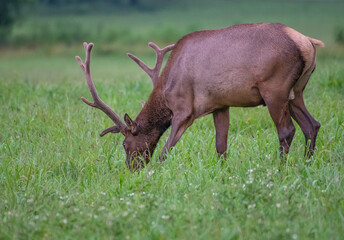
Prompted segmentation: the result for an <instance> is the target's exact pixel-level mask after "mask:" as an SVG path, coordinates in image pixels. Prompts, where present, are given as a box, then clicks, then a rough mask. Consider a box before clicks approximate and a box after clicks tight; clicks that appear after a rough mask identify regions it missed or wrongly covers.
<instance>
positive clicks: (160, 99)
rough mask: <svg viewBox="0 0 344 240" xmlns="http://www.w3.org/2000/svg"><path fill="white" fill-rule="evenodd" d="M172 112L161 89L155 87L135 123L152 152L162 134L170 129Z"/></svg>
mask: <svg viewBox="0 0 344 240" xmlns="http://www.w3.org/2000/svg"><path fill="white" fill-rule="evenodd" d="M171 121H172V111H171V110H170V109H169V108H168V107H167V105H166V100H165V98H164V95H163V91H162V90H161V88H157V87H155V88H154V89H153V91H152V93H151V95H150V96H149V99H148V101H147V103H146V104H145V105H144V107H143V108H142V110H141V112H140V113H139V114H138V115H137V117H136V119H135V122H136V124H137V125H138V127H139V134H140V135H142V136H143V138H144V141H145V142H146V143H147V144H148V146H149V148H150V150H152V151H153V150H154V148H155V146H156V144H157V143H158V141H159V139H160V137H161V136H162V134H163V133H164V132H165V131H166V130H167V129H168V128H169V126H170V125H171Z"/></svg>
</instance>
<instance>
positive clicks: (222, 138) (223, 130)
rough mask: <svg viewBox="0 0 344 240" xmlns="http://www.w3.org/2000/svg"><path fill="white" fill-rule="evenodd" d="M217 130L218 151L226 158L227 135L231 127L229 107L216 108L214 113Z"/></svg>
mask: <svg viewBox="0 0 344 240" xmlns="http://www.w3.org/2000/svg"><path fill="white" fill-rule="evenodd" d="M213 118H214V125H215V130H216V151H217V154H218V155H219V157H221V156H223V157H224V158H225V159H226V150H227V137H228V128H229V108H223V109H219V110H216V111H215V112H214V113H213Z"/></svg>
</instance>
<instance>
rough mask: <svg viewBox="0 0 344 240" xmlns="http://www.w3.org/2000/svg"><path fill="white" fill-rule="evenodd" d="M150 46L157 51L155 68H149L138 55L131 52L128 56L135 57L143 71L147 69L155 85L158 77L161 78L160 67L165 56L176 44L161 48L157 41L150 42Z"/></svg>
mask: <svg viewBox="0 0 344 240" xmlns="http://www.w3.org/2000/svg"><path fill="white" fill-rule="evenodd" d="M148 46H150V47H151V48H153V49H154V51H155V53H156V63H155V67H154V68H149V67H148V66H147V65H146V64H144V63H143V62H142V61H141V60H140V59H139V58H137V57H136V56H134V55H133V54H131V53H127V55H128V57H130V58H131V59H133V60H134V61H135V62H136V63H137V64H138V65H139V66H140V67H141V68H142V69H143V71H145V72H146V73H147V74H148V75H149V76H150V78H151V79H152V81H153V86H155V85H156V83H157V81H158V78H159V74H160V69H161V66H162V62H163V60H164V56H165V54H166V53H167V52H168V51H171V50H172V49H173V48H174V44H172V45H169V46H167V47H165V48H163V49H160V48H159V47H158V46H157V45H156V44H155V43H153V42H150V43H148Z"/></svg>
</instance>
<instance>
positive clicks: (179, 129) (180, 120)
mask: <svg viewBox="0 0 344 240" xmlns="http://www.w3.org/2000/svg"><path fill="white" fill-rule="evenodd" d="M194 120H195V119H194V118H193V117H192V115H191V114H185V113H184V114H183V113H181V114H179V115H175V116H174V117H173V119H172V129H171V135H170V137H169V138H168V140H167V142H166V144H165V146H164V148H163V150H162V151H161V153H160V156H159V158H160V161H164V160H165V154H166V153H167V152H168V151H170V150H171V149H172V148H173V147H174V145H176V143H177V142H178V140H179V139H180V137H181V136H182V135H183V133H184V132H185V130H186V129H187V128H188V127H189V126H190V125H191V124H192V123H193V121H194Z"/></svg>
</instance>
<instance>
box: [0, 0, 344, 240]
mask: <svg viewBox="0 0 344 240" xmlns="http://www.w3.org/2000/svg"><path fill="white" fill-rule="evenodd" d="M195 3H197V4H195ZM343 11H344V3H343V2H336V1H314V2H313V1H291V2H289V1H264V2H262V1H222V0H216V1H199V2H196V1H185V2H178V4H170V5H164V6H163V7H161V8H159V9H153V10H152V9H151V10H149V9H148V10H146V11H138V10H130V9H127V10H125V11H122V12H121V11H117V12H115V13H113V14H111V13H103V14H95V13H92V14H89V13H82V14H79V15H75V14H67V13H66V14H46V15H44V14H43V15H40V16H38V15H31V16H28V17H27V19H26V20H25V21H22V22H19V23H18V24H17V25H16V26H15V27H14V29H13V32H12V35H11V36H10V40H9V43H8V44H7V45H6V47H5V46H3V47H2V48H0V53H1V54H0V104H1V107H0V129H1V130H0V239H342V237H343V236H344V187H343V185H344V180H343V176H344V162H343V160H344V143H343V139H344V111H343V107H344V45H342V43H341V42H340V39H339V40H338V31H339V30H340V29H344V17H343V16H342V13H343ZM244 22H282V23H285V24H287V25H289V26H291V27H293V28H295V29H296V30H299V31H300V32H302V33H304V34H305V35H308V36H311V37H314V38H317V39H321V40H323V41H324V42H325V44H326V47H325V48H323V49H318V61H317V69H316V70H315V72H314V73H313V75H312V77H311V79H310V81H309V83H308V85H307V87H306V90H305V93H304V96H305V102H306V106H307V108H308V110H309V111H310V112H311V114H312V115H313V116H314V118H315V119H317V120H318V121H319V122H320V123H321V124H322V127H321V129H320V131H319V134H318V138H317V149H316V151H315V154H314V156H313V157H312V158H310V159H307V158H305V157H304V156H303V154H304V147H305V141H304V136H303V134H302V132H301V129H300V128H299V127H298V126H297V124H296V123H295V126H296V128H297V130H296V134H295V138H294V141H293V143H292V146H291V151H290V154H289V155H288V157H287V158H286V159H281V158H280V157H279V153H278V146H279V144H278V137H277V133H276V129H275V126H274V124H273V122H272V120H271V118H270V116H269V114H268V111H267V109H266V107H258V108H232V109H231V110H230V129H229V138H228V152H227V155H228V158H227V160H226V161H223V160H222V159H220V158H218V156H217V154H216V150H215V129H214V126H213V120H212V116H211V115H209V116H206V117H203V118H201V119H198V120H196V121H195V123H194V124H193V125H192V126H191V127H190V128H189V129H188V130H187V131H186V133H185V134H184V135H183V136H182V138H181V140H180V141H179V142H178V143H177V145H176V147H175V148H174V149H173V150H172V151H171V152H170V153H169V154H168V156H167V159H166V161H165V162H163V163H160V162H159V161H158V154H159V151H160V150H161V149H162V147H163V145H164V143H165V141H166V139H167V137H168V135H169V131H167V132H166V133H165V134H164V135H163V137H162V139H161V140H160V142H159V144H158V146H157V151H156V152H155V153H154V155H153V157H152V160H151V162H150V163H149V164H148V165H147V166H146V168H144V169H143V170H141V171H139V172H134V173H133V172H130V171H128V170H127V169H126V167H125V157H126V156H125V152H124V149H123V147H122V146H121V145H122V141H123V136H121V135H110V134H109V135H106V136H105V137H103V138H100V137H99V133H100V132H101V131H102V130H103V129H105V128H106V127H109V126H110V125H111V120H109V119H108V118H107V117H106V116H105V115H104V114H103V113H102V112H101V111H99V110H96V109H92V108H90V107H89V106H87V105H86V104H84V103H83V102H82V101H81V100H80V97H81V96H85V97H86V98H88V99H89V98H90V94H89V92H88V88H87V85H86V83H85V80H84V76H83V74H82V71H81V70H80V68H79V66H78V64H77V62H76V61H75V59H74V56H75V55H79V56H81V57H83V56H84V51H83V48H82V42H83V41H93V42H94V43H95V47H94V50H93V53H94V54H93V58H92V74H93V79H94V81H95V84H96V87H97V90H98V93H99V96H100V97H101V98H102V99H103V101H104V102H106V103H108V105H110V106H111V107H112V108H113V109H115V111H116V112H117V113H118V114H120V115H121V116H123V115H124V113H128V114H129V115H130V116H131V117H135V116H136V114H137V113H138V112H139V111H140V109H141V104H140V101H141V100H147V99H148V97H149V94H150V92H151V90H152V83H151V80H150V79H149V77H148V76H146V74H145V73H144V72H143V71H142V70H141V69H140V68H139V67H137V65H136V64H135V63H133V62H132V60H131V59H129V58H128V57H126V56H125V54H124V53H125V52H127V51H130V52H132V53H134V54H136V55H137V56H139V57H140V58H142V59H143V60H144V61H145V62H146V63H148V65H153V64H154V60H155V59H154V55H153V50H151V49H150V48H149V47H147V43H148V41H154V42H156V43H158V44H159V46H161V47H162V46H164V45H167V44H171V43H173V42H175V41H176V40H177V39H178V38H180V37H181V36H182V35H183V34H185V33H187V32H190V31H193V30H198V29H207V28H220V27H224V26H228V25H232V24H236V23H244ZM338 29H339V30H338Z"/></svg>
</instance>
